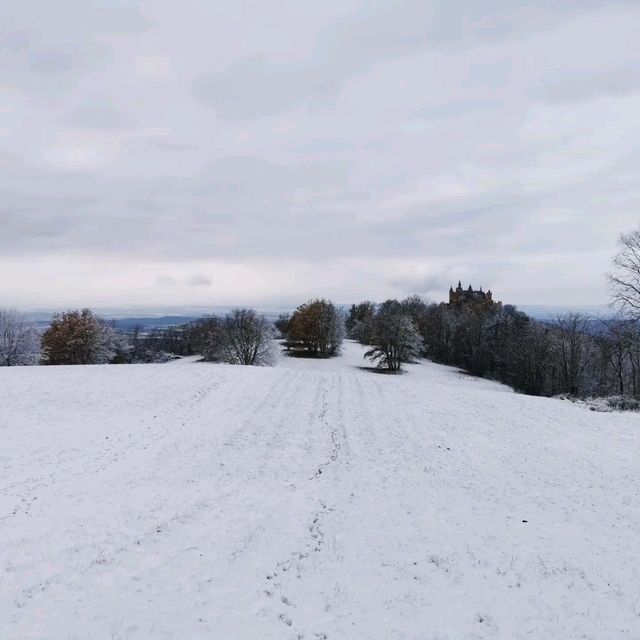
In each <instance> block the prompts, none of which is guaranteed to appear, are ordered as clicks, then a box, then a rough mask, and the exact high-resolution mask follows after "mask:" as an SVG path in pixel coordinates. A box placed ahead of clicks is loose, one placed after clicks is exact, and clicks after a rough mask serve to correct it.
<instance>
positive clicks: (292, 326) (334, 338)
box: [287, 300, 345, 358]
mask: <svg viewBox="0 0 640 640" xmlns="http://www.w3.org/2000/svg"><path fill="white" fill-rule="evenodd" d="M344 334H345V329H344V318H343V317H342V315H341V314H340V312H339V311H338V309H336V307H335V305H334V304H333V302H331V301H329V300H310V301H309V302H305V303H304V304H302V305H300V306H299V307H298V308H297V309H296V310H295V312H294V313H293V315H292V316H291V320H290V321H289V330H288V333H287V339H288V347H289V349H291V350H293V351H294V352H295V351H297V352H298V353H300V354H303V355H309V356H317V357H321V358H328V357H330V356H334V355H336V354H338V353H339V351H340V346H341V345H342V341H343V339H344Z"/></svg>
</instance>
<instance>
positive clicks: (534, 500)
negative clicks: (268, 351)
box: [0, 344, 640, 640]
mask: <svg viewBox="0 0 640 640" xmlns="http://www.w3.org/2000/svg"><path fill="white" fill-rule="evenodd" d="M363 364H364V363H363V360H362V349H361V347H359V346H358V345H355V344H347V345H346V346H345V353H344V355H343V356H342V357H340V358H338V359H335V360H328V361H309V360H300V359H283V360H282V361H281V362H280V364H279V366H278V367H276V368H252V367H239V366H236V367H234V366H225V365H208V364H202V363H196V362H193V361H187V362H179V363H172V364H165V365H128V366H94V367H31V368H12V369H0V436H1V443H2V447H1V450H0V576H1V579H0V638H3V639H8V640H13V639H16V640H18V639H19V640H27V639H38V640H42V639H49V638H51V639H64V640H69V639H77V640H81V639H82V640H84V639H91V640H101V639H107V640H114V639H115V640H118V639H125V638H128V639H130V640H134V639H136V640H137V639H142V638H145V639H147V638H153V639H156V638H157V639H167V638H174V639H180V640H183V639H205V638H207V639H216V640H218V639H219V640H227V639H256V640H264V639H278V640H280V639H284V640H289V639H291V640H294V639H297V638H304V640H317V639H319V638H326V639H329V640H336V639H354V638H357V639H360V638H361V639H367V640H369V639H379V640H390V639H395V638H402V639H405V638H406V639H416V640H417V639H421V640H427V639H436V638H437V639H439V640H444V639H450V640H454V639H455V640H459V639H462V638H464V639H465V640H467V639H472V638H505V639H507V638H508V639H515V638H529V639H531V638H534V639H541V640H553V639H562V640H566V639H570V638H593V639H598V640H601V639H605V638H606V639H608V638H621V637H628V638H638V637H640V564H639V562H638V544H639V541H640V496H639V494H640V419H639V418H638V416H637V415H622V414H603V413H594V412H590V411H588V410H587V409H585V408H584V407H579V406H575V405H572V404H570V403H565V402H562V401H559V400H549V399H541V398H531V397H525V396H519V395H516V394H514V393H512V392H511V391H510V390H508V389H506V388H505V387H501V386H499V385H496V384H492V383H488V382H486V381H480V380H477V379H473V378H469V377H466V376H464V375H462V374H459V373H457V372H455V371H454V370H452V369H448V368H445V367H439V366H437V365H433V364H430V363H423V364H420V365H411V366H409V367H407V373H406V374H405V375H402V376H394V377H391V376H384V375H377V374H374V373H371V372H370V371H366V370H363V369H362V368H361V367H362V365H363Z"/></svg>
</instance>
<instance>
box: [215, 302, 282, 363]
mask: <svg viewBox="0 0 640 640" xmlns="http://www.w3.org/2000/svg"><path fill="white" fill-rule="evenodd" d="M222 329H223V337H224V339H223V341H222V345H221V346H222V349H221V354H222V359H223V360H224V362H228V363H230V364H247V365H258V366H259V365H272V364H273V363H274V355H275V352H274V349H273V342H272V340H273V336H274V331H273V326H272V324H271V323H270V322H269V321H268V320H267V319H266V318H265V317H264V316H263V315H259V314H258V313H256V312H255V311H254V310H253V309H234V310H233V311H232V312H231V313H228V314H227V315H226V316H225V318H224V321H223V323H222Z"/></svg>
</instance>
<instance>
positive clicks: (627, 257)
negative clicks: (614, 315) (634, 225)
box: [609, 228, 640, 318]
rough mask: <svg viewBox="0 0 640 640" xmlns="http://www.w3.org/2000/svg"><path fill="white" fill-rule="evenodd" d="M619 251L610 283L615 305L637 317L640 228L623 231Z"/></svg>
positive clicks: (639, 296) (638, 307)
mask: <svg viewBox="0 0 640 640" xmlns="http://www.w3.org/2000/svg"><path fill="white" fill-rule="evenodd" d="M618 246H619V247H620V249H619V251H618V253H617V254H616V256H615V257H614V258H613V270H612V271H611V273H609V285H610V287H611V295H612V300H613V303H614V305H616V306H617V307H618V308H619V309H620V310H621V311H623V312H626V313H628V314H630V315H632V316H635V317H636V318H638V317H640V228H638V229H635V230H634V231H630V232H629V233H623V234H622V235H621V236H620V238H619V240H618Z"/></svg>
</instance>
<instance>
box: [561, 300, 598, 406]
mask: <svg viewBox="0 0 640 640" xmlns="http://www.w3.org/2000/svg"><path fill="white" fill-rule="evenodd" d="M589 322H590V319H589V316H586V315H584V314H582V313H574V312H569V313H565V314H564V315H560V316H558V317H557V319H556V322H555V331H556V358H557V361H558V374H559V382H560V388H561V391H562V392H563V393H568V394H570V395H572V396H580V395H583V393H584V390H585V389H584V382H585V373H586V371H587V369H588V367H589V365H590V364H591V357H592V350H591V347H592V339H591V337H590V334H589V331H588V329H589Z"/></svg>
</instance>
